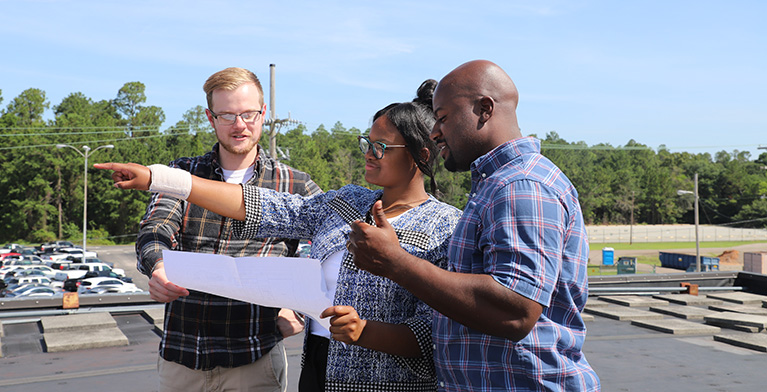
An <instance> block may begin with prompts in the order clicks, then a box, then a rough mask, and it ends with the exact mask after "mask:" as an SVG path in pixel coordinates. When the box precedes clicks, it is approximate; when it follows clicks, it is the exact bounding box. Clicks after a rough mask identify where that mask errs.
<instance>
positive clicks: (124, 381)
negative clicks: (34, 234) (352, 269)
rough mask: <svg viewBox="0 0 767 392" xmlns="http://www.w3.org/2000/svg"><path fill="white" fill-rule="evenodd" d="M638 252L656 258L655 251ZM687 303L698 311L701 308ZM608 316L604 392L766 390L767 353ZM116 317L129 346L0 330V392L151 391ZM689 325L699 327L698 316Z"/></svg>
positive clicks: (125, 317)
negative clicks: (57, 346) (60, 348)
mask: <svg viewBox="0 0 767 392" xmlns="http://www.w3.org/2000/svg"><path fill="white" fill-rule="evenodd" d="M92 248H93V250H96V251H98V252H99V256H100V257H102V258H104V259H105V260H108V261H112V262H114V263H115V265H116V266H117V267H119V268H123V269H125V271H126V273H127V274H128V275H129V276H132V277H133V278H134V281H135V282H136V284H137V285H138V286H139V287H142V288H144V289H146V288H147V286H146V282H147V279H146V277H143V276H141V275H140V274H138V272H137V271H136V269H135V254H134V250H133V246H117V247H92ZM736 249H738V250H741V251H743V250H746V251H759V250H766V249H767V246H762V245H746V246H742V247H736ZM707 251H708V249H707ZM711 251H712V252H720V250H711ZM594 252H596V253H594ZM643 252H649V253H648V254H652V253H653V252H654V253H655V254H657V251H643ZM674 252H680V250H678V249H677V250H674ZM692 252H693V253H694V249H693V251H692ZM702 252H703V251H702ZM633 253H634V254H622V251H617V252H616V258H617V257H620V256H636V255H637V254H636V252H633ZM683 253H684V252H683ZM592 260H601V250H599V249H597V250H595V251H593V252H592ZM670 271H672V272H680V271H678V270H670ZM658 272H661V271H660V270H659V271H658ZM602 302H606V301H602ZM653 303H654V302H653ZM634 304H636V305H637V306H633V307H628V306H627V307H626V309H631V310H635V309H636V310H641V311H643V312H650V311H651V310H652V309H650V308H649V307H650V306H657V305H650V303H646V304H642V306H641V307H640V306H638V305H639V304H637V303H636V301H635V302H634ZM692 305H694V306H697V307H699V308H701V310H702V309H705V308H706V306H707V305H702V304H697V303H696V304H692ZM609 306H614V307H618V306H621V305H617V304H609ZM613 312H615V310H613ZM677 313H679V314H681V313H684V312H682V311H677ZM603 314H604V313H603ZM607 314H608V315H609V313H607ZM619 314H621V313H619ZM622 314H625V313H622ZM688 314H689V312H688ZM612 315H613V317H607V316H602V315H599V314H597V313H596V312H595V313H593V314H588V313H587V314H586V316H589V317H593V321H588V322H587V327H588V331H589V332H588V337H587V339H586V343H585V345H584V354H585V355H586V357H587V359H588V360H589V362H590V363H591V364H592V366H593V367H594V368H595V370H596V371H597V373H598V374H599V376H600V378H601V380H602V384H603V390H605V391H665V390H671V389H673V390H675V391H755V390H763V388H764V385H767V372H764V371H763V369H764V366H765V365H764V364H765V363H767V354H765V353H763V352H760V351H758V350H753V349H746V348H740V347H736V346H733V345H731V344H727V343H723V342H721V341H716V340H714V339H713V336H712V334H708V333H706V334H704V335H694V336H679V335H675V334H672V333H664V332H660V331H656V330H654V329H650V328H648V327H642V326H639V325H634V324H632V321H631V320H628V319H625V320H623V321H619V320H617V319H614V315H615V313H613V314H612ZM678 317H679V316H678ZM114 318H115V320H116V322H117V325H118V327H119V329H120V330H121V331H122V333H123V334H125V336H126V337H127V338H128V340H129V342H130V343H129V345H128V346H124V347H111V348H95V349H85V350H79V351H72V352H59V353H49V352H44V349H43V347H44V345H43V341H42V330H41V328H40V323H39V322H35V321H34V320H27V322H14V323H10V324H6V325H5V327H4V332H5V336H3V337H2V345H3V355H4V357H2V358H0V391H25V392H27V391H28V392H37V391H40V392H49V391H52V390H56V391H83V390H104V391H114V392H120V391H126V392H127V391H154V390H156V386H157V374H156V358H157V347H158V344H159V336H158V335H157V333H156V332H155V331H154V326H153V324H152V323H151V322H150V321H149V320H148V319H147V318H146V317H145V316H142V315H141V314H140V313H129V314H121V315H114ZM656 318H657V317H656ZM663 319H665V320H670V322H671V325H672V326H673V325H678V324H679V323H678V322H677V320H676V317H674V316H670V315H668V314H666V313H663ZM688 320H694V322H696V323H700V324H702V323H704V321H703V320H701V319H700V318H697V319H695V318H688ZM2 321H4V322H7V320H6V319H3V320H2ZM660 321H663V320H660ZM653 325H654V324H653ZM680 328H681V327H680ZM672 329H673V328H672ZM722 329H723V330H724V329H725V328H722ZM756 332H757V333H755V334H754V333H752V334H751V335H755V336H757V337H763V335H765V332H764V328H762V329H761V330H757V331H756ZM739 333H744V334H745V333H748V332H739ZM302 339H303V337H302V335H298V336H295V337H292V338H290V339H288V340H287V341H286V347H287V352H288V361H289V378H290V387H289V391H296V384H297V377H298V374H299V368H300V357H301V345H302Z"/></svg>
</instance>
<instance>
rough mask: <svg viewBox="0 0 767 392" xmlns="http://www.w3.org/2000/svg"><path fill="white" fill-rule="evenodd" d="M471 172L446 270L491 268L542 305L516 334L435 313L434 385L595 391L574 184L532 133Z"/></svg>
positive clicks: (584, 243) (583, 241) (584, 247)
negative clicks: (486, 330)
mask: <svg viewBox="0 0 767 392" xmlns="http://www.w3.org/2000/svg"><path fill="white" fill-rule="evenodd" d="M471 177H472V186H471V194H470V197H469V201H468V203H467V205H466V208H464V212H463V216H462V217H461V220H460V221H459V222H458V225H457V226H456V228H455V232H454V233H453V237H452V239H451V242H450V248H449V249H448V260H449V263H448V269H449V270H451V271H456V272H461V273H470V274H488V275H490V276H492V277H493V279H495V280H496V281H497V282H498V283H500V284H501V285H503V286H505V287H507V288H509V289H510V290H513V291H514V292H516V293H517V294H519V295H522V296H524V297H526V298H529V299H531V300H533V301H535V302H538V303H539V304H541V305H542V306H543V312H542V313H541V316H540V318H539V319H538V321H537V322H536V323H535V327H533V330H532V331H531V332H530V333H529V334H528V335H527V336H526V337H525V338H524V339H522V340H520V341H517V342H514V341H511V340H508V339H504V338H501V337H497V336H490V335H487V334H483V333H480V332H478V331H476V330H473V329H471V328H467V327H465V326H463V325H462V324H460V323H458V322H456V321H454V320H451V319H450V318H448V317H445V316H444V315H442V314H439V313H437V314H436V318H435V325H434V343H435V348H436V351H435V353H434V358H435V362H436V367H437V375H438V376H439V378H440V388H439V389H440V391H448V392H453V391H456V392H457V391H461V392H467V391H482V392H486V391H499V392H500V391H504V392H506V391H597V390H599V389H600V385H599V378H598V377H597V375H596V373H595V372H594V370H593V369H592V368H591V366H590V365H589V363H588V361H586V357H585V356H584V355H583V352H582V351H581V347H582V346H583V341H584V339H585V338H586V325H585V324H584V322H583V319H582V318H581V311H583V307H584V306H585V304H586V299H587V296H588V276H587V273H586V263H587V262H588V255H589V253H588V252H589V244H588V240H587V234H586V227H585V225H584V222H583V214H582V213H581V208H580V204H579V203H578V193H577V192H576V190H575V187H574V186H573V185H572V183H570V180H569V179H568V178H567V177H566V176H565V175H564V174H563V173H562V172H561V171H560V170H559V168H557V167H556V166H555V165H554V164H553V163H552V162H551V161H549V160H548V159H546V158H545V157H544V156H543V155H541V154H540V142H539V141H538V140H537V139H534V138H531V137H527V138H520V139H515V140H512V141H509V142H507V143H505V144H503V145H501V146H499V147H497V148H496V149H494V150H493V151H491V152H489V153H487V154H485V155H483V156H482V157H480V158H478V159H477V160H475V161H474V162H473V163H472V164H471ZM480 316H481V315H480Z"/></svg>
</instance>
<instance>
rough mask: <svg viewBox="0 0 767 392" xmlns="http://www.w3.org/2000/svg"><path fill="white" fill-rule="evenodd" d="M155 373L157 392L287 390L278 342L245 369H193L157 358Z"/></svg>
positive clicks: (284, 359)
mask: <svg viewBox="0 0 767 392" xmlns="http://www.w3.org/2000/svg"><path fill="white" fill-rule="evenodd" d="M157 371H158V372H159V373H160V389H159V391H160V392H193V391H201V392H225V391H227V392H234V391H247V392H285V391H287V388H288V358H287V355H286V354H285V346H284V345H283V344H282V342H279V343H277V345H276V346H274V347H273V348H272V349H271V350H269V352H268V353H266V355H264V356H263V357H261V358H259V359H258V360H257V361H256V362H253V363H251V364H249V365H245V366H239V367H236V368H224V367H220V366H219V367H215V368H213V369H212V370H194V369H189V368H188V367H186V366H184V365H180V364H178V363H175V362H171V361H166V360H165V359H163V358H162V357H160V358H159V359H158V361H157Z"/></svg>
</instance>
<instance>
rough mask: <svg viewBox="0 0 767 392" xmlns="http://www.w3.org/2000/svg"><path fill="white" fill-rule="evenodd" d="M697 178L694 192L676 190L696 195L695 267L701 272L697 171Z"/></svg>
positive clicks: (679, 192) (696, 175)
mask: <svg viewBox="0 0 767 392" xmlns="http://www.w3.org/2000/svg"><path fill="white" fill-rule="evenodd" d="M693 178H694V179H695V180H694V181H695V190H694V192H690V191H683V190H678V191H676V194H677V195H687V194H694V195H695V268H696V270H697V271H698V272H700V237H699V236H700V234H699V232H700V229H699V227H700V224H699V223H700V218H699V213H698V211H699V204H700V197H699V196H698V173H695V176H694V177H693Z"/></svg>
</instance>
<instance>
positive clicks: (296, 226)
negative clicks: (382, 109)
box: [235, 185, 461, 391]
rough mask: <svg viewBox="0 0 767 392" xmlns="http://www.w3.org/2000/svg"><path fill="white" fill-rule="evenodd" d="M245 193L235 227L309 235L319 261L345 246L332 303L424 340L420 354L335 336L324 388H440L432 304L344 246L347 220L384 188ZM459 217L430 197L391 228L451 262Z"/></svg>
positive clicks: (245, 231)
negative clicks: (365, 267)
mask: <svg viewBox="0 0 767 392" xmlns="http://www.w3.org/2000/svg"><path fill="white" fill-rule="evenodd" d="M243 191H244V194H245V207H246V211H247V213H246V219H245V222H244V223H242V222H240V224H239V225H237V226H238V227H237V228H236V229H235V232H237V231H239V232H240V233H239V234H240V235H241V236H243V237H248V238H259V237H274V236H279V237H283V238H299V239H311V240H312V250H311V257H312V258H315V259H318V260H320V261H324V260H325V259H327V258H328V257H329V256H330V255H332V254H334V253H337V252H344V259H343V263H342V266H341V269H340V272H339V277H338V286H337V289H336V293H335V298H334V301H333V304H334V305H347V306H352V307H354V309H355V310H357V313H359V316H360V318H362V319H365V320H376V321H381V322H386V323H392V324H406V325H408V326H409V327H410V329H411V330H412V331H413V333H414V334H415V336H416V339H417V340H418V344H419V346H420V348H421V353H422V355H421V357H418V358H403V357H398V356H394V355H390V354H386V353H383V352H380V351H375V350H370V349H367V348H363V347H359V346H349V345H346V346H344V345H342V344H341V343H340V342H337V341H334V340H331V342H330V348H329V352H328V366H327V381H326V390H327V391H362V390H377V391H434V390H436V376H435V372H434V362H433V344H432V339H431V323H432V315H433V310H432V309H431V308H429V307H428V306H427V305H426V304H424V303H423V302H422V301H420V300H419V299H418V298H416V297H415V296H413V295H412V294H410V292H408V291H407V290H405V289H403V288H402V287H400V286H399V285H398V284H396V283H394V282H392V281H391V280H389V279H386V278H382V277H379V276H375V275H373V274H371V273H368V272H366V271H362V270H360V269H358V268H357V267H356V266H355V265H354V262H353V260H352V257H351V255H350V254H349V253H348V252H347V250H346V242H347V240H348V236H349V232H350V230H351V229H350V227H349V223H351V222H353V221H355V220H364V219H365V216H366V214H367V212H368V211H369V210H370V208H371V207H372V206H373V203H375V202H376V200H378V199H379V198H380V197H381V194H382V191H380V190H377V191H372V190H369V189H367V188H363V187H360V186H356V185H347V186H345V187H343V188H341V189H339V190H337V191H330V192H327V193H323V194H319V195H315V196H311V197H301V196H298V195H292V194H286V193H278V192H274V191H272V190H269V189H263V188H258V187H253V186H247V185H245V186H243ZM460 216H461V211H460V210H458V209H457V208H455V207H453V206H450V205H448V204H445V203H442V202H440V201H438V200H436V199H435V198H433V197H430V198H429V200H428V201H426V202H424V203H423V204H421V205H419V206H418V207H415V208H412V209H410V210H408V211H407V212H405V213H404V214H402V215H401V216H400V217H399V218H398V219H397V220H396V221H394V223H392V226H393V227H394V229H395V232H396V233H397V236H398V237H399V239H400V244H401V246H402V247H403V248H404V249H405V250H407V251H408V252H409V253H411V254H413V255H415V256H417V257H419V258H422V259H425V260H429V261H431V262H433V263H434V264H436V265H438V266H440V267H442V268H445V266H446V262H447V245H448V242H449V239H450V236H451V235H452V233H453V228H454V227H455V225H456V223H457V222H458V219H459V218H460ZM371 388H372V389H371Z"/></svg>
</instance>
